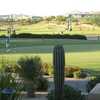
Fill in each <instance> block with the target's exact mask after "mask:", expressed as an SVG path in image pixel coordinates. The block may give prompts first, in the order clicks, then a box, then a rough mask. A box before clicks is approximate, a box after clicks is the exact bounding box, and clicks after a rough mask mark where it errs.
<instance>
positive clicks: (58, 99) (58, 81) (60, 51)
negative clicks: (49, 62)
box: [53, 45, 65, 100]
mask: <svg viewBox="0 0 100 100" xmlns="http://www.w3.org/2000/svg"><path fill="white" fill-rule="evenodd" d="M53 64H54V84H55V85H54V86H55V92H54V93H55V94H54V96H55V99H54V100H64V66H65V55H64V48H63V47H62V46H61V45H57V46H55V47H54V51H53Z"/></svg>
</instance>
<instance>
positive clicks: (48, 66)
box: [42, 63, 53, 76]
mask: <svg viewBox="0 0 100 100" xmlns="http://www.w3.org/2000/svg"><path fill="white" fill-rule="evenodd" d="M42 71H43V74H44V75H50V76H51V75H52V74H53V67H52V65H51V64H48V63H44V64H43V65H42Z"/></svg>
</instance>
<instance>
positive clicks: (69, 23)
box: [67, 14, 72, 31]
mask: <svg viewBox="0 0 100 100" xmlns="http://www.w3.org/2000/svg"><path fill="white" fill-rule="evenodd" d="M71 17H72V15H71V14H69V16H68V19H67V23H68V24H67V30H68V31H72V20H71Z"/></svg>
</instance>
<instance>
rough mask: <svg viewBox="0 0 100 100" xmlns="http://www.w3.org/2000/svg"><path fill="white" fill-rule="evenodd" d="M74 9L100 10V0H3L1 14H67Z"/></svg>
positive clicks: (0, 6) (84, 10)
mask: <svg viewBox="0 0 100 100" xmlns="http://www.w3.org/2000/svg"><path fill="white" fill-rule="evenodd" d="M73 11H81V12H89V11H100V0H1V1H0V15H6V14H26V15H36V16H50V15H65V14H66V13H70V12H73Z"/></svg>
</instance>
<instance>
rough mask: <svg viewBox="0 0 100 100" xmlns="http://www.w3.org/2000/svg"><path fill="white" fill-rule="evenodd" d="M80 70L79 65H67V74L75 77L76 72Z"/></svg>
mask: <svg viewBox="0 0 100 100" xmlns="http://www.w3.org/2000/svg"><path fill="white" fill-rule="evenodd" d="M77 71H80V68H79V67H65V76H66V77H73V74H74V72H77Z"/></svg>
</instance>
